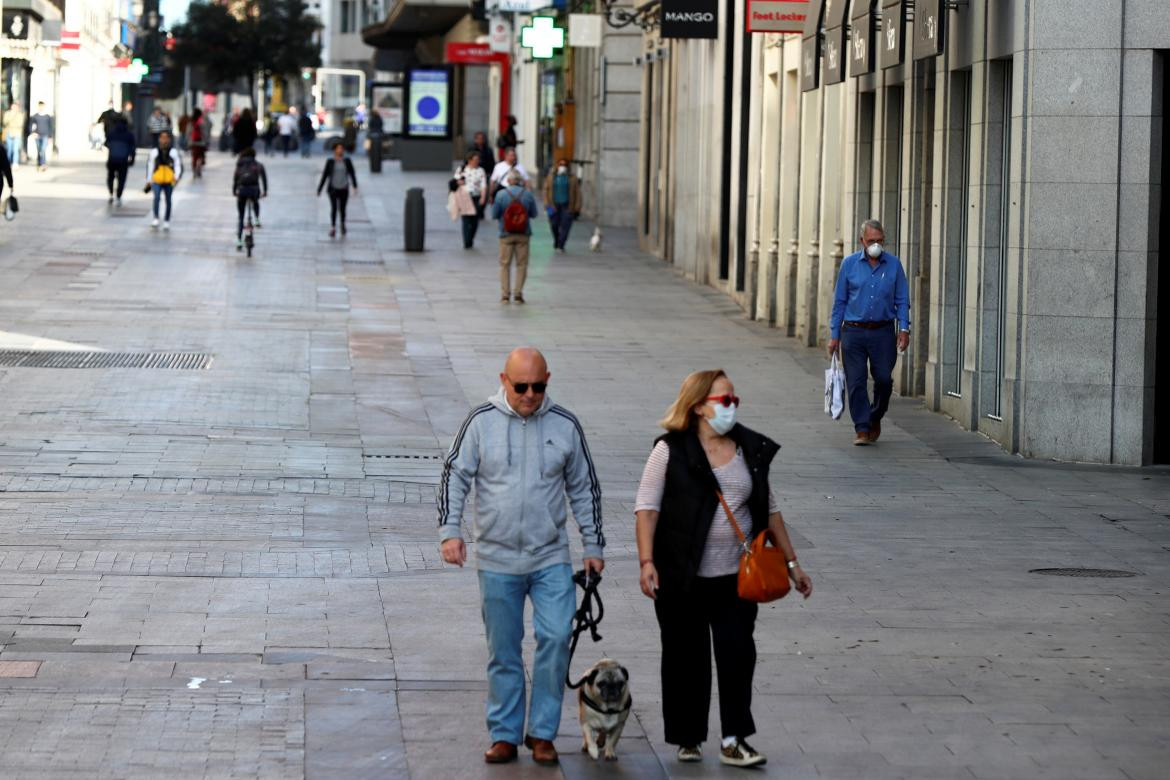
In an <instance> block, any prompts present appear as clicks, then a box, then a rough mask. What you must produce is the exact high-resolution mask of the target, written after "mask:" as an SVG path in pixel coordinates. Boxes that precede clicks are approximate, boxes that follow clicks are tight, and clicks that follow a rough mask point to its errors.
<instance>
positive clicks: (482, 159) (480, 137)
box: [470, 130, 496, 174]
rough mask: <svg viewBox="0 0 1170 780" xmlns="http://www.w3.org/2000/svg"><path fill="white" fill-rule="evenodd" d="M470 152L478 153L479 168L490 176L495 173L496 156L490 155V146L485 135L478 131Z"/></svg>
mask: <svg viewBox="0 0 1170 780" xmlns="http://www.w3.org/2000/svg"><path fill="white" fill-rule="evenodd" d="M470 151H472V152H479V167H480V168H483V169H484V171H485V172H486V173H489V174H490V173H493V172H494V171H495V169H496V156H495V154H493V153H492V146H491V144H489V143H488V138H487V133H485V132H483V131H482V130H480V131H479V132H477V133H476V134H475V140H474V143H472V144H471V149H470Z"/></svg>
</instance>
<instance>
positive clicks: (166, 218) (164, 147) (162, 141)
mask: <svg viewBox="0 0 1170 780" xmlns="http://www.w3.org/2000/svg"><path fill="white" fill-rule="evenodd" d="M171 140H172V139H171V134H170V133H167V132H163V133H160V134H159V136H158V146H156V147H155V148H153V149H151V150H150V157H148V158H147V160H146V187H145V189H144V192H151V191H153V192H154V209H153V214H154V219H153V220H152V221H151V223H150V226H151V227H153V228H157V227H158V201H159V196H165V197H166V201H167V208H166V212H165V213H164V215H163V225H162V228H163V230H170V229H171V195H172V193H174V191H175V186H176V185H177V184H178V183H179V179H181V178H182V177H183V157H182V156H181V155H180V154H179V150H178V149H175V148H174V147H173V146H172V145H171Z"/></svg>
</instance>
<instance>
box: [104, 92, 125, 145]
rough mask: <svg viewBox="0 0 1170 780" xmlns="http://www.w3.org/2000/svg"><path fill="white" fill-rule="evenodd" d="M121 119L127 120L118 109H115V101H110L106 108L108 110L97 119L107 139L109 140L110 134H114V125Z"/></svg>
mask: <svg viewBox="0 0 1170 780" xmlns="http://www.w3.org/2000/svg"><path fill="white" fill-rule="evenodd" d="M119 119H125V117H123V116H122V114H121V112H119V111H118V109H116V108H114V101H112V100H111V101H110V102H109V105H107V106H106V110H105V111H103V112H102V113H101V115H100V116H99V117H98V118H97V121H98V123H99V124H100V125H101V126H102V130H103V131H104V132H105V137H106V138H109V137H110V133H112V132H114V125H116V124H118V120H119Z"/></svg>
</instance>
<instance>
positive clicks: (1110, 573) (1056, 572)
mask: <svg viewBox="0 0 1170 780" xmlns="http://www.w3.org/2000/svg"><path fill="white" fill-rule="evenodd" d="M1028 573H1029V574H1047V575H1049V576H1051V577H1105V578H1109V579H1119V578H1121V577H1136V576H1138V573H1137V572H1136V571H1122V570H1121V569H1029V570H1028Z"/></svg>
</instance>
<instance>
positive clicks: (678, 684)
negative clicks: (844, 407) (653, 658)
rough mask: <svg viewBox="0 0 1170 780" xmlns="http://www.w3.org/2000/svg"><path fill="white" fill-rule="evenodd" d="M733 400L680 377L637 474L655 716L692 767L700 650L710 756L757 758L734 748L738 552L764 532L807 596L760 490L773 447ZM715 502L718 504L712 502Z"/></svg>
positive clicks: (741, 700)
mask: <svg viewBox="0 0 1170 780" xmlns="http://www.w3.org/2000/svg"><path fill="white" fill-rule="evenodd" d="M739 403H740V399H739V397H738V396H736V395H735V386H734V385H733V384H732V382H731V379H730V378H729V377H728V376H727V374H725V373H724V372H723V371H721V370H713V371H696V372H695V373H693V374H691V375H690V376H688V377H687V378H686V379H685V380H683V383H682V387H681V388H680V390H679V394H678V397H677V398H676V399H675V401H674V403H673V404H671V406H670V408H669V409H668V410H667V412H666V417H665V418H664V419H663V420H662V421H661V423H660V425H661V426H662V427H663V428H665V429H666V431H667V432H666V434H665V435H663V436H661V437H659V438H658V439H657V440H656V441H655V444H654V448H653V450H651V453H650V458H649V460H647V462H646V467H645V469H644V470H643V472H642V481H641V484H640V485H639V487H638V494H637V498H636V499H635V504H634V512H635V515H636V517H637V522H636V527H635V533H636V536H637V543H638V561H639V566H640V574H639V584H640V586H641V589H642V593H644V594H645V595H646V596H648V597H649V598H651V599H653V600H654V612H655V615H656V616H657V618H658V627H659V631H660V634H661V639H662V714H663V720H664V723H665V727H666V742H667V743H668V744H671V745H677V746H678V753H677V755H678V760H679V761H682V762H695V761H701V760H702V757H703V748H702V745H703V742H705V741H706V739H707V721H708V711H709V709H710V706H711V653H710V648H711V646H712V644H714V648H715V669H716V672H717V673H718V677H719V719H720V723H721V728H722V735H723V740H722V743H721V745H720V755H719V759H720V761H721V762H722V763H724V764H730V765H732V766H740V767H746V766H757V765H760V764H763V763H765V761H766V760H767V759H766V758H765V757H764V755H763V754H761V753H760V752H759V751H757V750H755V749H754V748H752V747H751V745H749V744H748V743H747V742H746V738H747V737H750V736H751V735H752V734H754V733H755V732H756V727H755V722H754V721H753V719H752V713H751V701H752V677H753V675H754V673H755V666H756V645H755V640H754V639H753V638H752V633H753V631H754V629H755V622H756V614H757V611H758V605H757V604H756V602H753V601H748V600H746V599H743V598H740V596H739V592H738V589H737V580H738V571H739V563H740V557H741V556H742V554H743V549H744V545H743V544H742V543H741V541H740V537H739V534H738V533H736V530H735V528H734V527H733V526H732V522H731V519H730V517H729V516H728V513H729V512H730V514H731V515H732V516H734V517H735V525H736V526H738V527H739V529H741V530H743V531H744V534H745V535H746V536H747V540H748V541H750V540H751V539H753V538H754V537H755V536H756V535H757V534H759V533H762V532H763V531H764V530H765V529H771V531H772V533H773V534H775V538H776V540H777V542H778V543H779V546H780V548H781V549H782V551H783V553H784V557H785V558H786V559H787V561H788V569H789V577H790V578H791V580H792V581H793V583H794V584H795V586H796V589H797V590H798V591H799V592H800V593H802V594H804V597H805V598H808V597H809V596H810V595H811V594H812V580H811V579H809V576H808V575H807V574H805V573H804V571H803V570H801V568H800V566H799V564H798V563H797V562H796V552H795V551H794V550H793V548H792V543H791V542H790V541H789V539H788V532H787V530H786V529H785V526H784V519H783V517H782V516H781V514H780V509H779V507H778V506H777V504H776V499H775V497H774V496H773V494H772V490H771V488H770V487H769V484H768V470H769V467H770V465H771V463H772V459H773V458H774V457H775V455H776V452H777V451H778V450H779V449H780V445H778V444H776V442H774V441H772V440H771V439H769V438H768V437H766V436H764V435H763V434H760V433H757V432H755V431H753V430H751V429H749V428H747V427H745V426H743V425H741V424H739V423H737V422H736V419H735V418H736V412H737V411H738V409H739ZM720 496H722V500H721V498H720ZM723 502H726V508H725V506H724V503H723Z"/></svg>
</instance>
